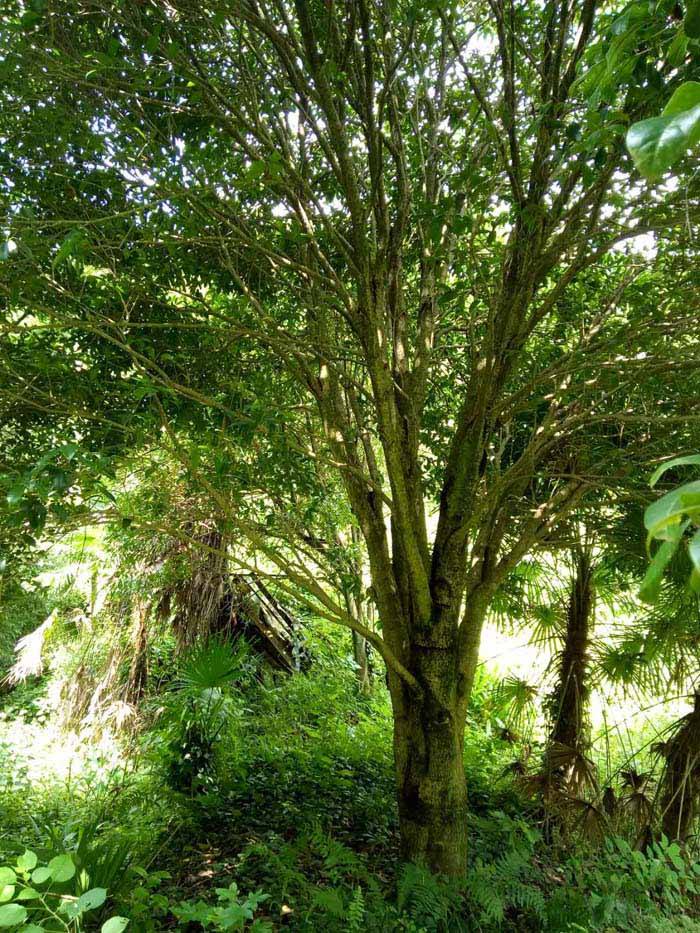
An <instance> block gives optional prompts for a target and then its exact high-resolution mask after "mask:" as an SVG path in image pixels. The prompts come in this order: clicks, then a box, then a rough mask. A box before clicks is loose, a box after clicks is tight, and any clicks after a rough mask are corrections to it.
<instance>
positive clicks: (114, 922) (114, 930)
mask: <svg viewBox="0 0 700 933" xmlns="http://www.w3.org/2000/svg"><path fill="white" fill-rule="evenodd" d="M128 923H129V921H128V920H127V918H126V917H110V918H109V920H105V922H104V923H103V924H102V926H101V928H100V931H101V933H122V930H125V929H126V927H127V925H128Z"/></svg>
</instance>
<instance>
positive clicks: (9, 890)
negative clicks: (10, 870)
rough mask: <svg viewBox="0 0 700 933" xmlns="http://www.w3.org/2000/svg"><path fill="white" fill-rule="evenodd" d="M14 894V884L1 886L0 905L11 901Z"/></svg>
mask: <svg viewBox="0 0 700 933" xmlns="http://www.w3.org/2000/svg"><path fill="white" fill-rule="evenodd" d="M14 893H15V886H14V884H3V885H2V886H0V904H5V903H6V902H7V901H11V900H12V898H13V896H14Z"/></svg>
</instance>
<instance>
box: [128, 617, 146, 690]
mask: <svg viewBox="0 0 700 933" xmlns="http://www.w3.org/2000/svg"><path fill="white" fill-rule="evenodd" d="M147 680H148V612H147V609H146V606H145V605H144V603H142V602H140V601H139V602H137V603H136V606H135V610H134V653H133V655H132V658H131V667H130V668H129V679H128V681H127V685H126V691H125V697H124V698H125V700H126V702H127V703H131V704H132V705H134V706H135V705H136V704H137V703H138V702H139V700H141V699H142V698H143V695H144V693H145V692H146V682H147Z"/></svg>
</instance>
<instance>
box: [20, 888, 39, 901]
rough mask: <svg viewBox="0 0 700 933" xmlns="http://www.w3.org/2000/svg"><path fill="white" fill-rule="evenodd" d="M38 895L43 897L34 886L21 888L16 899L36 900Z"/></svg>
mask: <svg viewBox="0 0 700 933" xmlns="http://www.w3.org/2000/svg"><path fill="white" fill-rule="evenodd" d="M38 897H41V894H39V892H38V891H35V890H34V888H29V887H27V888H20V890H19V892H18V894H17V898H16V900H18V901H35V900H36V899H37V898H38Z"/></svg>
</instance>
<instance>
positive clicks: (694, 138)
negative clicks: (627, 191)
mask: <svg viewBox="0 0 700 933" xmlns="http://www.w3.org/2000/svg"><path fill="white" fill-rule="evenodd" d="M698 141H700V83H698V82H697V81H686V82H685V84H682V85H681V86H680V87H679V88H678V89H677V90H676V91H675V92H674V93H673V95H672V96H671V99H670V100H669V102H668V104H666V107H665V108H664V111H663V113H662V114H661V116H660V117H651V119H649V120H641V121H640V122H639V123H634V124H633V125H632V126H631V127H630V128H629V130H628V132H627V148H628V149H629V151H630V154H631V156H632V158H633V159H634V163H635V165H636V166H637V168H638V169H639V171H640V172H641V173H642V175H644V176H645V177H646V178H648V179H650V180H654V179H656V178H659V177H660V176H661V175H663V173H664V172H665V171H667V170H668V169H669V168H671V166H672V165H673V164H674V163H675V162H676V161H677V160H678V159H679V158H680V157H681V156H682V155H683V153H684V152H685V151H686V150H687V149H689V148H690V147H691V146H694V145H695V144H696V143H697V142H698Z"/></svg>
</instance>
